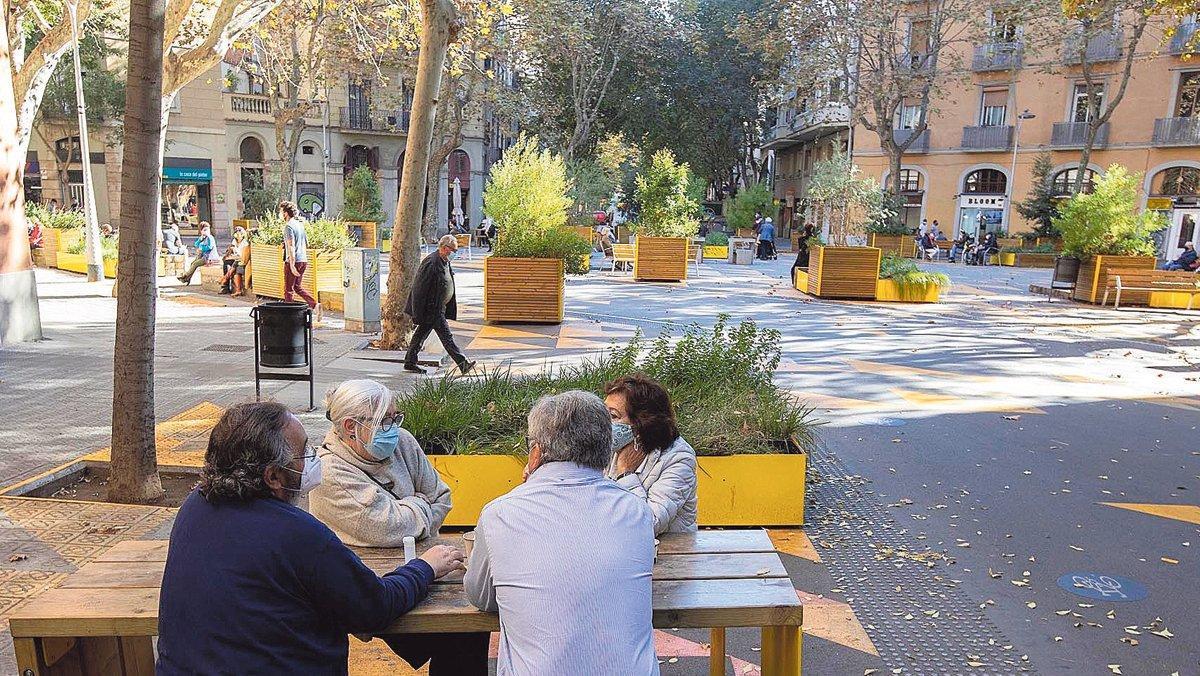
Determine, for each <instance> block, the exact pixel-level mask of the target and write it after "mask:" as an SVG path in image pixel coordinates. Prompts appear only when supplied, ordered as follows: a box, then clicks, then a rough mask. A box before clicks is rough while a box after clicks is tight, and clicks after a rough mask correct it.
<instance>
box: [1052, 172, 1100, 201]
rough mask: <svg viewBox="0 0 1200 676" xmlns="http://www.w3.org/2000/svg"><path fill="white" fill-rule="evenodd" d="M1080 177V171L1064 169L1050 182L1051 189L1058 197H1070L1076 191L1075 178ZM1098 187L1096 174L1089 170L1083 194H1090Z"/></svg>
mask: <svg viewBox="0 0 1200 676" xmlns="http://www.w3.org/2000/svg"><path fill="white" fill-rule="evenodd" d="M1077 176H1079V169H1064V170H1062V171H1060V172H1058V173H1057V174H1055V175H1054V178H1053V179H1052V180H1051V181H1050V188H1051V189H1052V190H1053V191H1054V195H1055V196H1056V197H1065V196H1067V195H1070V194H1071V192H1072V191H1073V190H1075V178H1076V177H1077ZM1095 187H1096V172H1095V171H1093V170H1091V169H1088V170H1087V173H1086V174H1084V176H1083V186H1082V188H1081V190H1082V192H1085V193H1090V192H1091V191H1092V190H1093V189H1094V188H1095Z"/></svg>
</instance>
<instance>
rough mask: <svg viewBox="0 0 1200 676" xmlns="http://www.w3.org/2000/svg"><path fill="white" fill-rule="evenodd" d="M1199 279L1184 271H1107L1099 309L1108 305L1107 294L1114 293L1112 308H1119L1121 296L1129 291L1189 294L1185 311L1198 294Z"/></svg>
mask: <svg viewBox="0 0 1200 676" xmlns="http://www.w3.org/2000/svg"><path fill="white" fill-rule="evenodd" d="M1198 282H1200V277H1198V276H1197V275H1196V273H1194V272H1187V271H1186V270H1141V269H1132V268H1118V269H1114V270H1109V271H1108V285H1107V286H1106V287H1105V289H1104V298H1103V299H1102V300H1101V301H1100V305H1101V307H1103V306H1104V305H1107V304H1108V294H1109V292H1111V291H1116V296H1115V297H1114V299H1113V308H1114V309H1117V308H1120V307H1121V294H1122V293H1129V292H1130V291H1136V292H1145V293H1153V292H1156V291H1159V292H1169V293H1186V294H1189V298H1188V306H1187V309H1189V310H1190V309H1192V302H1193V301H1194V300H1195V298H1196V294H1198V293H1200V284H1198Z"/></svg>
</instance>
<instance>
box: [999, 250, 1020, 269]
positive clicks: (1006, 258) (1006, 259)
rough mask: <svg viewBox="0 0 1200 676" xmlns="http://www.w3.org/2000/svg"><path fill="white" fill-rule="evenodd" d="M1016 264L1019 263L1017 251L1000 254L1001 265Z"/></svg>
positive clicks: (1010, 265)
mask: <svg viewBox="0 0 1200 676" xmlns="http://www.w3.org/2000/svg"><path fill="white" fill-rule="evenodd" d="M1016 264H1017V254H1015V253H1002V254H1000V265H1007V266H1009V267H1012V266H1014V265H1016Z"/></svg>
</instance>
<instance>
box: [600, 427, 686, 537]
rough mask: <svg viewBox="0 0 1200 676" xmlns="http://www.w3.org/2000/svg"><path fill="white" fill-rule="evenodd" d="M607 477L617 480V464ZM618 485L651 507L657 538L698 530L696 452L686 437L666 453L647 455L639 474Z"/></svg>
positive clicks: (622, 479) (638, 469) (619, 480)
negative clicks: (666, 534)
mask: <svg viewBox="0 0 1200 676" xmlns="http://www.w3.org/2000/svg"><path fill="white" fill-rule="evenodd" d="M615 462H616V456H614V457H613V463H615ZM606 474H607V475H608V476H609V477H610V478H615V477H616V469H615V465H614V464H610V465H609V467H608V471H607V472H606ZM617 485H619V486H620V487H621V488H624V489H625V490H627V491H629V492H630V493H633V494H634V495H636V496H638V497H640V498H642V499H643V500H645V501H646V503H647V504H649V505H650V512H651V513H652V514H653V515H654V534H655V535H661V534H663V533H689V532H692V531H695V530H696V451H695V450H694V449H693V448H692V446H691V444H689V443H688V442H686V441H684V439H683V437H678V438H676V439H675V443H673V444H671V445H670V446H669V447H668V448H667V449H666V450H665V451H654V452H653V453H649V454H647V455H646V459H645V460H643V461H642V464H641V466H639V467H638V468H637V471H636V472H634V473H633V474H630V475H628V476H625V477H622V478H621V479H618V480H617Z"/></svg>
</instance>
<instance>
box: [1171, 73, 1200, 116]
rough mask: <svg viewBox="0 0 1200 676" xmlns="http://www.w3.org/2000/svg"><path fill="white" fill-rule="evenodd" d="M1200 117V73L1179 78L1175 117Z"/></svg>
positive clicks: (1184, 74) (1181, 75) (1182, 75)
mask: <svg viewBox="0 0 1200 676" xmlns="http://www.w3.org/2000/svg"><path fill="white" fill-rule="evenodd" d="M1197 115H1200V71H1192V72H1190V73H1182V74H1180V76H1179V96H1178V98H1177V99H1176V101H1175V117H1196V116H1197Z"/></svg>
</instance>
